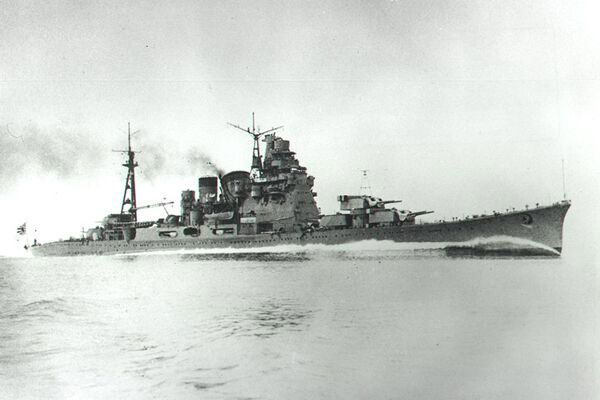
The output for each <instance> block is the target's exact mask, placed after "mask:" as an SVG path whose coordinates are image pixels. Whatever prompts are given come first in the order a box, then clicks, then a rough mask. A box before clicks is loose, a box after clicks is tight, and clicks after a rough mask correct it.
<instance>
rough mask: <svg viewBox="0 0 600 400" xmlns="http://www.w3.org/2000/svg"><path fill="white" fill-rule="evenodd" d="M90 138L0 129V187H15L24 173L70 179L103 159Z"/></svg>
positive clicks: (68, 132)
mask: <svg viewBox="0 0 600 400" xmlns="http://www.w3.org/2000/svg"><path fill="white" fill-rule="evenodd" d="M89 137H90V136H89V135H87V136H86V135H84V134H82V132H75V131H71V130H65V129H60V128H54V129H41V128H39V127H37V126H26V127H19V126H15V125H9V124H5V125H3V126H0V184H2V185H10V184H13V183H15V182H16V181H17V180H18V179H19V178H20V177H21V176H23V175H24V174H25V173H26V172H27V171H35V172H36V173H48V174H55V175H57V176H59V177H62V178H69V177H72V176H75V175H78V174H80V173H82V171H87V170H88V169H90V168H94V167H95V166H97V165H98V163H99V162H100V161H101V160H102V159H103V158H104V153H103V151H102V150H101V149H100V147H99V145H98V143H95V142H93V141H91V140H90V139H89Z"/></svg>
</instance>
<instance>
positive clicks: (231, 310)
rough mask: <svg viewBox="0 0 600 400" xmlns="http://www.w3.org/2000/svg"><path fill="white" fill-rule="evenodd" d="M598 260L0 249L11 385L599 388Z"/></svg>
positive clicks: (332, 395)
mask: <svg viewBox="0 0 600 400" xmlns="http://www.w3.org/2000/svg"><path fill="white" fill-rule="evenodd" d="M599 288H600V285H599V284H598V277H597V273H596V266H595V265H594V262H593V259H592V258H589V257H588V258H586V257H577V256H576V255H574V254H572V253H569V254H564V255H563V257H560V258H557V257H508V256H503V257H475V256H454V255H448V254H447V253H445V252H444V251H443V250H440V249H435V248H429V249H416V248H406V247H401V246H394V245H389V246H384V245H381V246H367V245H362V244H360V243H359V244H354V245H344V246H333V247H331V248H324V247H313V248H311V247H308V248H274V249H266V250H260V251H256V252H250V253H247V252H241V251H237V252H234V253H218V252H205V253H203V252H176V253H155V254H145V255H125V256H104V257H76V258H2V259H0V398H1V399H29V398H36V399H111V398H112V399H198V398H201V399H511V400H516V399H528V400H529V399H595V398H599V395H600V392H599V378H598V376H599V375H600V374H599V373H600V369H599V368H598V366H599V364H598V354H599V353H598V350H599V348H600V346H599V345H598V342H600V339H599V337H600V330H599V329H598V327H599V326H600V325H599V323H598V306H599V304H600V303H599V301H598V299H599V297H598V293H599Z"/></svg>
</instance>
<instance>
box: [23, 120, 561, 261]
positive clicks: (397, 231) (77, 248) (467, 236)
mask: <svg viewBox="0 0 600 400" xmlns="http://www.w3.org/2000/svg"><path fill="white" fill-rule="evenodd" d="M229 125H231V126H232V127H234V128H236V129H240V130H242V131H244V132H245V133H247V134H250V135H251V136H252V139H253V149H252V162H251V167H250V170H249V171H231V172H228V173H225V174H221V173H219V174H214V175H209V176H201V177H199V178H198V186H197V192H196V191H195V190H183V191H182V192H181V202H180V206H181V208H180V210H181V212H180V214H179V215H167V216H166V217H165V218H160V219H158V220H156V221H144V220H141V219H139V218H138V211H140V210H142V209H145V208H150V207H156V206H165V205H167V204H172V203H173V202H168V203H158V204H152V205H147V206H138V205H137V200H138V199H137V197H136V180H135V169H136V167H137V166H138V163H137V162H136V160H135V155H136V151H134V150H133V149H132V146H131V130H130V129H128V146H127V149H126V150H123V151H122V152H123V153H124V154H125V156H126V161H125V162H124V163H123V166H124V167H125V168H126V169H127V174H126V178H125V187H124V191H123V196H122V197H121V210H120V212H118V213H113V214H109V215H107V216H106V217H105V218H104V219H103V221H102V223H101V225H98V226H96V227H94V228H91V229H88V230H87V231H82V237H81V238H71V239H68V240H58V241H54V242H48V243H44V244H42V243H40V242H38V241H34V244H33V245H32V246H31V248H30V250H31V252H32V253H33V255H35V256H78V255H110V254H128V253H140V252H151V251H164V250H177V249H186V250H187V249H214V248H221V249H225V251H226V249H236V248H255V247H258V248H260V247H272V246H277V245H289V244H293V245H309V244H325V245H335V244H342V243H349V242H358V241H364V240H376V241H393V242H407V243H413V242H416V243H438V244H440V243H443V244H444V246H445V247H446V248H447V249H448V250H454V251H461V249H473V247H471V246H469V245H468V244H469V243H472V242H473V241H479V242H481V241H482V240H483V242H484V243H488V244H489V245H488V246H487V247H484V248H482V247H477V250H476V251H477V252H481V251H491V252H496V253H501V254H502V252H504V251H514V250H515V249H516V250H518V251H519V252H524V254H535V253H536V252H537V251H539V250H540V249H541V250H542V252H544V253H547V252H548V251H550V252H551V253H553V254H555V255H560V252H561V251H562V228H563V221H564V218H565V215H566V213H567V211H568V209H569V207H570V205H571V202H570V201H569V200H566V199H565V200H562V201H559V202H556V203H554V204H550V205H545V206H541V205H539V204H536V206H535V207H531V208H530V207H525V208H524V209H521V210H515V209H511V210H506V212H496V211H494V212H493V213H491V214H480V215H471V216H469V217H465V218H454V219H452V220H449V221H436V222H423V221H422V220H421V219H417V217H419V216H421V215H425V214H430V213H432V212H433V211H428V210H421V211H410V210H407V209H403V208H400V207H399V206H396V207H394V206H393V205H394V204H399V203H400V202H401V201H400V200H383V199H381V198H378V197H374V196H371V195H366V194H354V195H352V194H342V195H339V196H338V197H337V200H338V201H339V211H338V212H336V213H335V214H330V215H321V213H320V210H319V208H318V207H317V203H316V200H315V197H316V196H317V194H316V193H315V192H314V191H313V185H314V180H315V178H314V177H313V176H311V175H309V174H308V173H307V169H306V168H305V167H303V166H302V165H301V164H300V162H299V160H298V158H297V157H296V153H294V151H292V150H291V147H290V142H289V141H288V140H285V139H284V138H283V137H280V136H279V135H278V132H279V131H280V129H281V128H282V127H277V128H272V129H268V130H264V131H261V130H260V129H258V130H257V129H256V126H255V122H254V114H253V116H252V127H251V128H250V127H248V128H242V127H240V126H238V125H234V124H229ZM261 140H262V143H264V145H262V146H261ZM261 147H263V148H264V150H263V151H262V152H261ZM505 243H508V244H510V246H508V247H504V246H503V244H505ZM515 243H517V244H518V245H517V246H516V247H515ZM482 249H483V250H482Z"/></svg>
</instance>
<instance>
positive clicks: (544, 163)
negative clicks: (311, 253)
mask: <svg viewBox="0 0 600 400" xmlns="http://www.w3.org/2000/svg"><path fill="white" fill-rule="evenodd" d="M595 3H596V2H594V1H570V2H561V1H558V0H556V1H505V0H503V1H493V0H487V1H483V0H480V1H477V0H476V1H440V0H436V1H402V0H398V1H369V2H367V1H364V2H346V1H318V2H316V1H315V2H307V1H297V2H285V1H252V2H249V1H246V2H242V1H240V2H228V1H218V2H217V1H214V2H203V1H179V2H177V1H175V2H162V3H159V2H155V1H152V2H151V1H148V2H143V1H135V2H134V1H131V2H127V1H114V2H102V1H94V2H84V1H51V2H42V1H6V0H0V145H1V146H2V147H1V148H0V152H2V153H1V154H0V156H1V158H2V160H0V167H1V168H2V169H1V174H0V183H1V184H2V188H3V190H2V194H0V204H1V205H2V206H3V207H2V209H3V210H4V211H5V212H6V213H7V215H5V216H4V217H3V220H4V221H3V222H4V223H3V224H2V228H0V240H2V246H0V254H2V253H3V252H4V253H6V252H8V251H9V248H14V246H13V244H12V243H14V241H15V238H16V236H15V228H16V226H17V225H18V224H20V223H22V222H23V221H25V220H27V221H29V224H30V225H35V226H36V227H37V229H38V236H39V237H41V238H43V239H44V240H48V239H52V238H57V237H59V236H61V237H67V236H68V235H69V234H73V235H76V234H77V233H78V231H79V230H80V229H81V226H82V225H85V226H86V227H89V226H91V225H93V224H94V223H95V221H98V220H100V219H101V218H102V217H103V216H104V215H105V214H107V213H109V212H114V211H118V209H119V206H120V196H121V190H122V185H123V180H124V170H123V168H122V167H120V161H121V159H120V157H119V155H117V154H116V153H111V151H110V150H111V149H114V148H116V147H118V146H121V147H122V146H123V145H124V143H125V136H124V133H123V131H124V130H125V129H126V126H127V122H128V121H131V123H132V125H133V128H134V129H135V130H140V132H139V133H138V134H137V135H136V136H135V140H134V143H135V145H136V146H138V147H139V148H141V150H142V151H143V152H142V153H141V154H140V155H139V161H140V164H141V166H140V168H139V172H140V177H139V179H138V188H139V192H138V198H139V200H138V202H139V203H140V204H147V203H154V202H157V201H160V200H162V199H163V198H165V197H166V198H167V199H169V200H174V201H176V203H177V202H178V201H179V196H180V193H179V192H180V190H182V189H186V188H195V186H196V178H197V177H198V176H199V175H202V174H204V173H206V172H207V171H205V170H203V168H201V167H200V166H198V165H192V164H191V163H188V162H187V160H186V158H185V156H184V155H185V154H187V153H186V152H188V151H189V150H190V149H193V150H194V151H202V152H203V153H205V154H206V155H208V156H209V157H210V158H211V159H212V160H214V162H215V163H216V164H217V165H219V166H220V167H221V168H223V169H225V170H232V169H248V168H249V164H250V156H251V141H250V138H249V137H244V135H243V133H241V132H239V131H236V130H234V129H231V128H228V127H227V125H226V122H228V121H231V122H235V123H239V124H242V125H247V124H249V123H250V121H251V119H250V115H251V112H252V111H255V112H256V113H257V118H258V122H259V125H260V126H261V127H263V128H268V127H272V126H276V125H284V126H285V129H284V131H283V132H282V135H283V136H285V137H286V138H288V139H290V140H291V141H292V146H293V150H295V151H296V152H297V153H298V157H299V159H300V161H301V163H302V164H303V165H305V166H306V167H307V168H308V170H309V173H311V174H313V175H314V176H315V177H316V191H317V192H318V194H319V196H318V201H319V205H320V206H321V208H322V211H323V212H333V211H334V210H335V208H336V202H335V198H336V196H337V195H338V194H341V193H354V192H357V191H358V190H359V187H360V186H361V178H360V169H368V170H369V185H370V186H371V188H372V191H373V194H375V195H379V196H381V197H386V198H401V199H404V203H403V205H404V206H405V207H407V208H409V209H413V210H418V209H433V210H435V211H436V214H435V215H436V216H437V218H441V217H446V218H449V217H452V216H462V215H464V214H472V213H481V212H483V211H488V212H490V211H491V210H493V209H498V210H503V209H505V208H507V207H510V206H523V205H524V204H526V203H529V204H534V203H536V202H540V203H548V202H550V201H556V200H559V199H561V197H562V178H561V159H562V158H564V159H565V162H566V167H567V191H568V195H569V197H570V198H572V199H573V201H574V207H573V210H572V212H571V215H570V216H569V218H568V220H567V226H566V228H567V230H568V232H574V234H573V235H569V236H570V238H571V240H573V237H577V238H581V237H582V236H581V232H591V229H590V228H589V227H590V226H591V225H592V224H591V221H597V216H598V214H597V212H596V209H597V207H595V204H596V202H597V198H598V197H597V195H598V190H597V183H596V178H597V176H599V175H598V173H599V172H600V168H598V162H597V161H596V154H597V152H598V149H599V146H598V144H599V141H598V140H597V139H596V137H597V135H598V115H600V114H599V113H598V109H599V106H600V83H599V75H600V40H599V39H600V35H599V33H600V29H599V28H598V27H597V25H598V24H597V20H596V19H597V15H599V11H600V7H598V6H597V5H596V4H595ZM158 161H160V162H158ZM159 165H160V167H161V168H154V169H153V167H157V166H159ZM186 165H187V167H186ZM156 212H158V213H160V210H159V211H156V210H155V212H154V213H149V214H147V215H148V218H150V217H156V216H157V214H156ZM173 212H178V210H177V208H175V209H174V210H173ZM432 218H436V217H432Z"/></svg>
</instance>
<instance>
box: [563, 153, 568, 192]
mask: <svg viewBox="0 0 600 400" xmlns="http://www.w3.org/2000/svg"><path fill="white" fill-rule="evenodd" d="M562 184H563V200H566V199H567V184H566V179H565V159H564V158H563V159H562Z"/></svg>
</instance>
